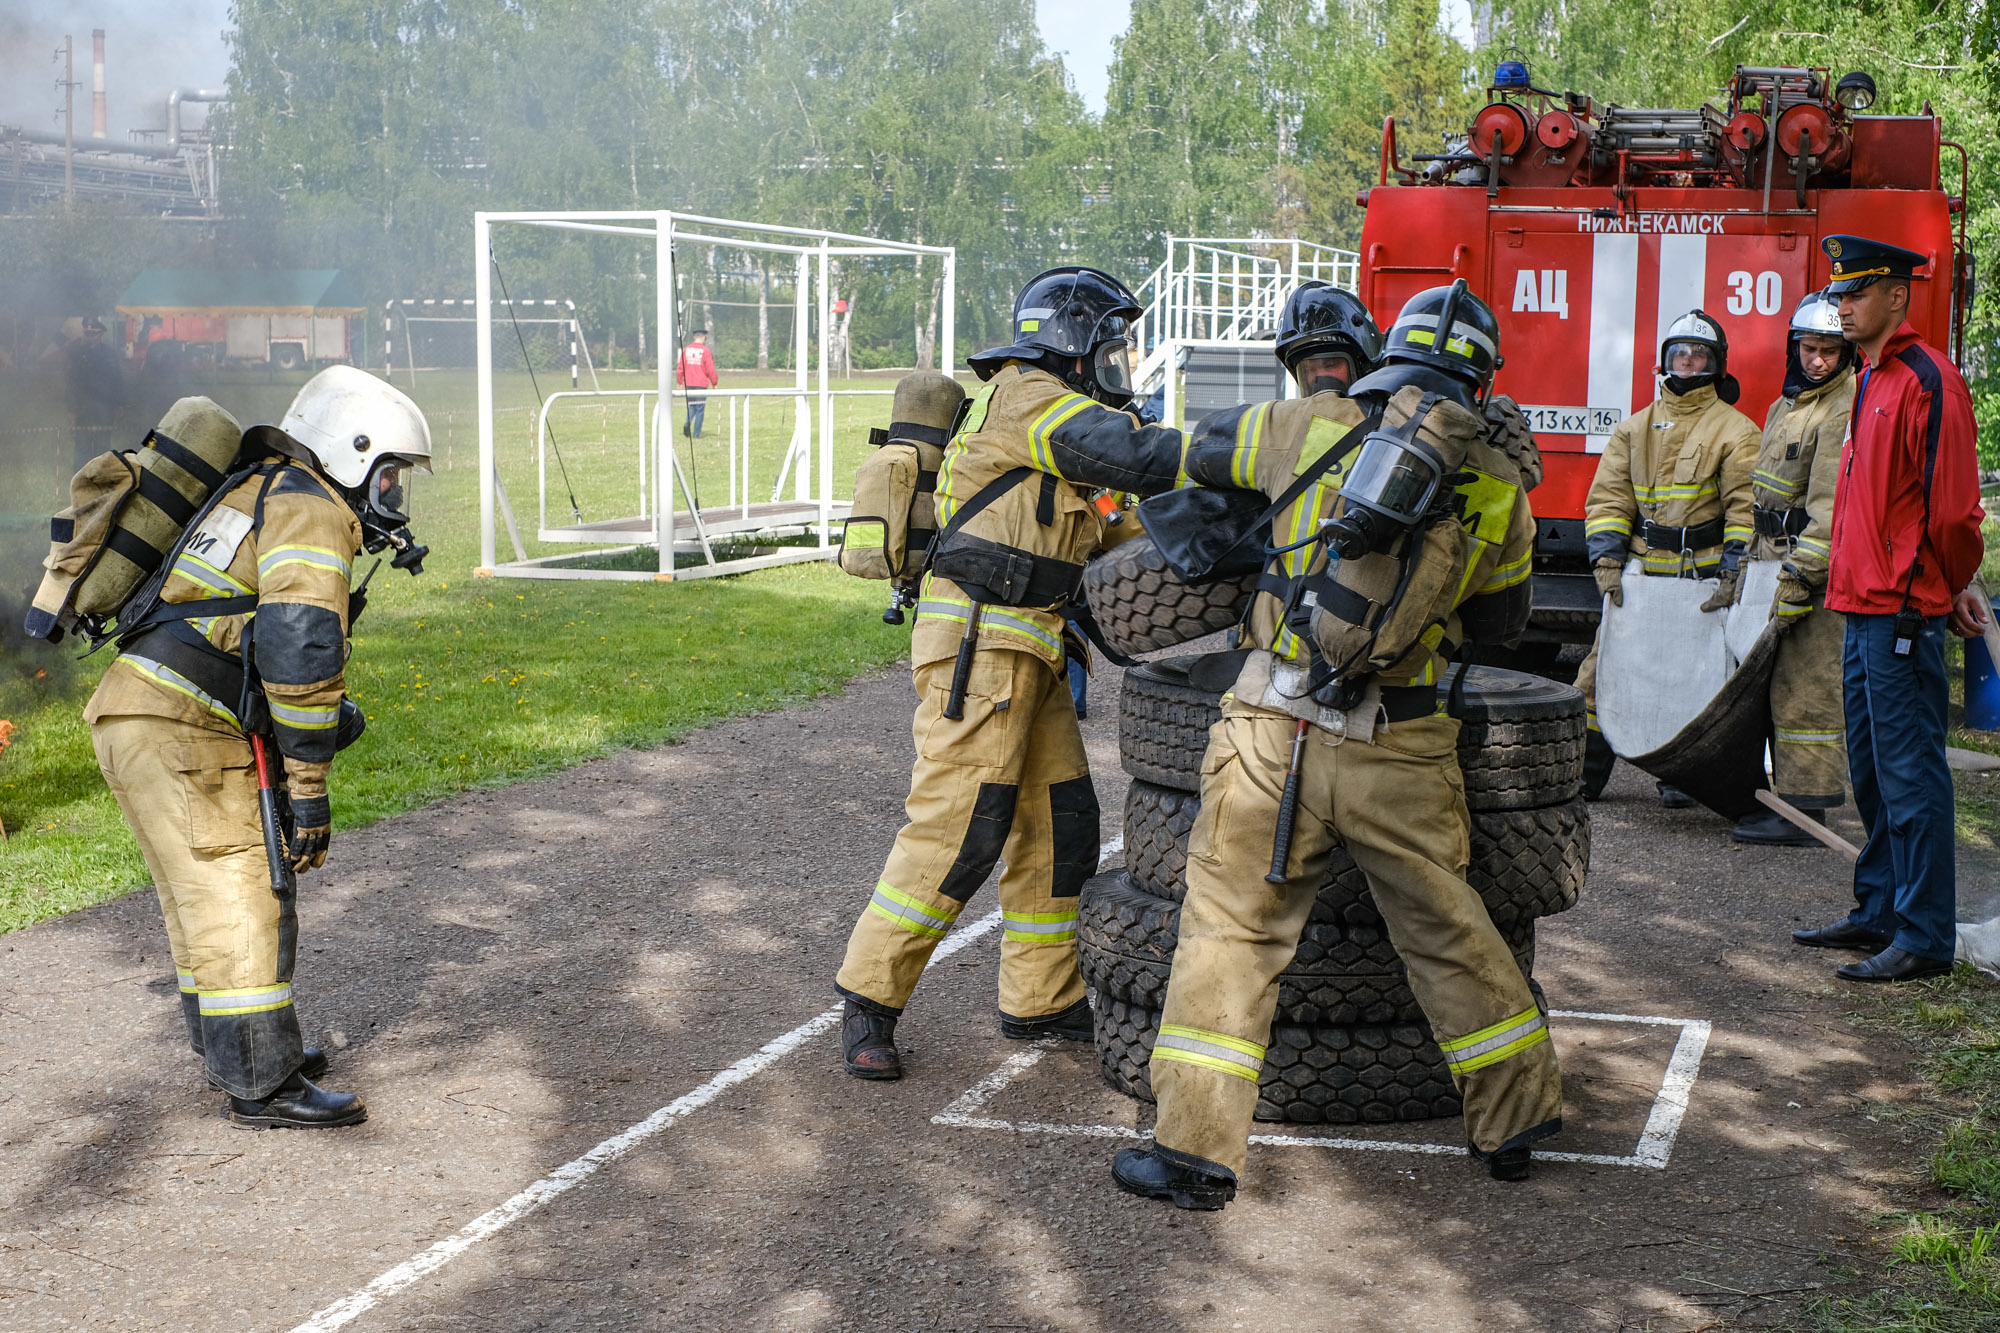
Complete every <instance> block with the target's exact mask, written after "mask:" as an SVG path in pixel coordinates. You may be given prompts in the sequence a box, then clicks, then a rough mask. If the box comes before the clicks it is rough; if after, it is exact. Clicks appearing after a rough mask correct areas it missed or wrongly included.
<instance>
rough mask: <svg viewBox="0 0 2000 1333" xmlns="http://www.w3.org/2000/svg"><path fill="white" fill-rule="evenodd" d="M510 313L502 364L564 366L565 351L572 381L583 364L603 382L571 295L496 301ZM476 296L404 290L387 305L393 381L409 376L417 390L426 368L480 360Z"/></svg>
mask: <svg viewBox="0 0 2000 1333" xmlns="http://www.w3.org/2000/svg"><path fill="white" fill-rule="evenodd" d="M494 304H495V305H497V306H499V307H501V309H502V310H504V311H505V312H506V314H507V315H508V320H507V323H508V326H509V328H510V329H511V330H512V333H513V336H512V337H511V338H510V337H508V336H506V335H504V334H503V335H502V337H501V340H500V343H499V344H498V346H497V347H496V348H495V352H494V355H495V360H496V365H497V366H498V367H499V368H501V369H505V370H525V369H527V368H528V367H529V366H530V365H535V364H541V365H545V366H559V365H560V364H561V363H562V361H563V359H564V354H565V353H567V357H568V362H569V387H570V388H572V389H574V388H577V387H579V381H578V373H577V372H578V368H579V366H581V368H582V370H583V371H584V372H585V373H587V374H588V375H589V376H590V383H591V387H593V388H600V387H602V386H601V385H599V384H598V380H597V367H596V365H594V364H593V363H592V362H591V359H590V343H589V342H588V341H587V340H585V338H584V336H583V326H582V324H581V323H580V322H579V321H578V319H577V316H576V302H574V301H571V300H568V299H566V298H553V297H551V298H541V299H528V300H519V301H512V300H507V299H505V298H502V299H501V300H499V301H496V302H495V303H494ZM473 311H474V303H473V300H472V298H471V297H451V296H446V297H431V296H426V297H415V296H403V297H397V298H395V299H392V300H389V301H385V302H384V303H383V305H382V373H383V375H384V376H385V377H386V378H387V379H389V380H390V381H391V382H394V380H395V378H396V376H397V375H398V374H401V375H405V376H407V377H408V379H409V384H410V388H411V391H412V392H414V391H415V390H416V387H417V372H418V371H420V370H471V369H472V368H473V366H474V365H476V364H477V357H478V349H477V346H476V343H477V339H476V338H475V336H474V332H473V325H475V324H477V323H478V322H479V320H478V316H477V315H476V314H474V313H473Z"/></svg>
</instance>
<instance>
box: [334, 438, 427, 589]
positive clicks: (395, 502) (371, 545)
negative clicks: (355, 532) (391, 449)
mask: <svg viewBox="0 0 2000 1333" xmlns="http://www.w3.org/2000/svg"><path fill="white" fill-rule="evenodd" d="M409 471H410V465H409V464H407V463H405V462H403V461H402V460H401V459H397V458H384V459H383V460H381V461H380V462H379V463H377V464H376V465H375V467H374V468H373V469H372V470H371V471H370V472H369V474H368V477H367V480H365V481H364V482H363V483H362V484H361V486H359V487H358V488H356V490H355V491H350V492H349V499H350V501H351V503H352V505H353V508H354V513H355V516H356V517H357V518H359V519H360V520H361V544H362V545H363V546H364V547H366V548H367V550H368V551H370V552H371V553H372V552H376V551H381V550H383V549H385V548H388V547H394V548H395V550H396V555H395V558H394V559H392V560H390V562H389V564H390V566H391V567H392V568H395V569H407V570H409V571H410V573H411V574H412V575H416V574H421V573H423V572H424V557H425V556H427V555H429V554H430V553H431V548H430V547H428V546H423V545H420V544H418V542H417V539H416V538H415V537H413V536H411V535H410V516H409V514H408V513H406V512H404V506H405V505H406V504H407V503H408V500H407V498H406V494H405V492H404V484H405V482H406V481H407V480H408V476H409Z"/></svg>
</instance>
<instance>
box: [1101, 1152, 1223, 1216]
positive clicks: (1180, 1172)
mask: <svg viewBox="0 0 2000 1333" xmlns="http://www.w3.org/2000/svg"><path fill="white" fill-rule="evenodd" d="M1200 1160H1201V1159H1200V1158H1195V1157H1189V1156H1188V1155H1187V1154H1185V1153H1175V1152H1171V1150H1169V1149H1165V1148H1159V1147H1155V1148H1154V1149H1153V1150H1152V1151H1151V1152H1147V1151H1145V1150H1144V1149H1140V1148H1120V1149H1119V1150H1118V1152H1117V1154H1116V1155H1115V1156H1114V1157H1112V1159H1111V1179H1112V1180H1113V1181H1115V1182H1116V1183H1117V1185H1118V1188H1119V1189H1121V1190H1124V1191H1125V1192H1126V1193H1127V1194H1136V1195H1138V1196H1139V1197H1140V1198H1142V1199H1165V1200H1166V1201H1167V1202H1169V1203H1171V1204H1173V1206H1174V1207H1176V1208H1193V1209H1196V1210H1198V1211H1200V1212H1206V1213H1212V1212H1216V1211H1218V1210H1219V1209H1221V1207H1222V1206H1223V1205H1224V1204H1226V1203H1228V1202H1229V1201H1230V1200H1231V1199H1233V1198H1235V1197H1236V1173H1235V1172H1234V1171H1231V1170H1230V1169H1229V1168H1228V1167H1225V1166H1217V1165H1216V1164H1215V1163H1213V1162H1208V1163H1206V1166H1207V1169H1206V1170H1201V1169H1198V1168H1196V1167H1194V1166H1191V1165H1188V1163H1190V1162H1196V1161H1200Z"/></svg>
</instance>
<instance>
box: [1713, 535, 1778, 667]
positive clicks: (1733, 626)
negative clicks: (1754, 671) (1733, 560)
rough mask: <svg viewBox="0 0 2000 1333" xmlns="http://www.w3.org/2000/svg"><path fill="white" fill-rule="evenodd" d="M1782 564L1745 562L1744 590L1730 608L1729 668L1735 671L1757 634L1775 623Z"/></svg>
mask: <svg viewBox="0 0 2000 1333" xmlns="http://www.w3.org/2000/svg"><path fill="white" fill-rule="evenodd" d="M1781 567H1782V562H1781V561H1777V560H1746V561H1744V562H1743V584H1742V588H1741V593H1740V595H1739V596H1738V597H1737V599H1736V605H1734V606H1732V607H1730V608H1729V625H1728V629H1727V631H1726V633H1725V635H1724V638H1725V641H1726V642H1727V643H1728V645H1729V667H1730V669H1731V670H1732V671H1733V670H1735V669H1736V667H1737V666H1738V665H1740V664H1741V663H1742V661H1743V659H1744V658H1746V657H1748V656H1750V649H1751V648H1752V647H1754V646H1755V645H1756V642H1757V636H1758V635H1759V634H1762V633H1763V632H1764V626H1766V625H1768V624H1770V623H1771V608H1772V606H1773V605H1774V604H1775V603H1776V602H1777V600H1778V571H1779V569H1780V568H1781Z"/></svg>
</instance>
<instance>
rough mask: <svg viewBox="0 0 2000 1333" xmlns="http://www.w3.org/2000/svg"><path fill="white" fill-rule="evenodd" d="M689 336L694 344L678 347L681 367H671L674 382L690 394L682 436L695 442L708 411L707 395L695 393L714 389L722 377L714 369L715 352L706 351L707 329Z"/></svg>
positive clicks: (698, 330)
mask: <svg viewBox="0 0 2000 1333" xmlns="http://www.w3.org/2000/svg"><path fill="white" fill-rule="evenodd" d="M692 336H693V338H694V341H693V342H691V343H689V344H688V345H687V346H686V347H683V348H681V361H680V364H679V365H677V366H675V367H674V383H676V384H678V385H680V386H681V387H682V388H683V389H686V390H688V391H689V392H688V395H687V420H686V421H683V422H682V423H681V434H683V435H686V436H688V437H690V438H691V439H696V440H698V439H700V438H701V419H702V417H703V416H704V415H705V414H706V413H707V411H708V395H707V394H705V393H695V392H694V390H696V389H713V388H714V387H715V386H716V385H717V384H720V383H721V382H722V376H721V374H720V373H718V372H717V371H716V369H715V353H714V352H711V351H709V350H708V330H707V329H696V330H695V331H694V334H693V335H692Z"/></svg>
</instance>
